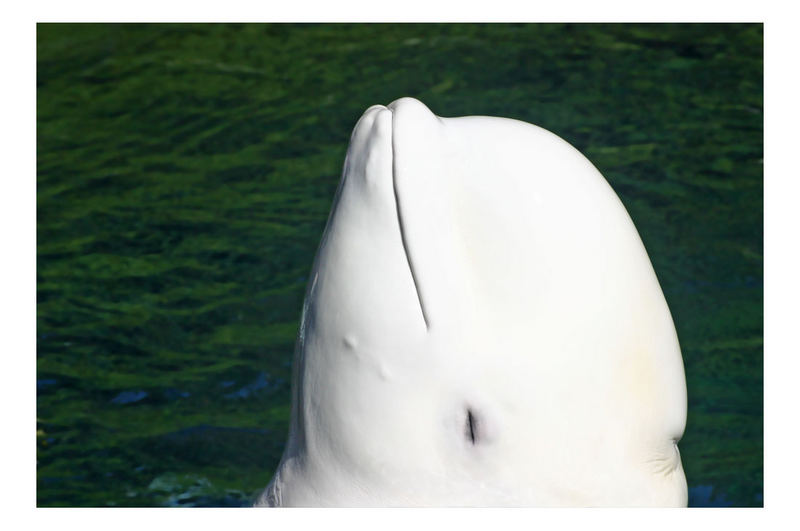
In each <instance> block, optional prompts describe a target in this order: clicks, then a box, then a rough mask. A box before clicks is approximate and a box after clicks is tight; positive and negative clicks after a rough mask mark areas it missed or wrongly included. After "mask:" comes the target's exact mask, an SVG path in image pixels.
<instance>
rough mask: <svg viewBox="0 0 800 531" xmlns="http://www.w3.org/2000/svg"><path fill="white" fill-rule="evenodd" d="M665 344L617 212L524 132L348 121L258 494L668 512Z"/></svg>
mask: <svg viewBox="0 0 800 531" xmlns="http://www.w3.org/2000/svg"><path fill="white" fill-rule="evenodd" d="M685 422H686V388H685V379H684V374H683V365H682V360H681V355H680V348H679V345H678V341H677V336H676V334H675V329H674V326H673V323H672V318H671V316H670V314H669V309H668V308H667V305H666V302H665V300H664V297H663V294H662V292H661V289H660V286H659V285H658V281H657V279H656V277H655V273H654V272H653V269H652V266H651V264H650V261H649V258H648V256H647V253H646V251H645V249H644V246H643V245H642V242H641V240H640V239H639V236H638V233H637V232H636V229H635V227H634V226H633V223H632V222H631V220H630V218H629V217H628V215H627V212H626V211H625V209H624V207H623V206H622V204H621V202H620V201H619V199H618V198H617V197H616V195H615V194H614V192H613V190H612V189H611V188H610V187H609V186H608V184H607V183H606V181H605V180H604V179H603V177H602V176H601V175H600V173H599V172H598V171H597V170H596V169H595V168H594V167H593V166H592V165H591V163H589V161H587V160H586V159H585V158H584V157H583V156H582V155H581V154H580V153H578V152H577V151H576V150H575V149H574V148H572V147H571V146H569V144H567V143H566V142H564V141H563V140H561V139H560V138H558V137H556V136H555V135H553V134H551V133H549V132H547V131H545V130H543V129H541V128H538V127H536V126H533V125H530V124H526V123H523V122H519V121H516V120H509V119H504V118H493V117H462V118H439V117H437V116H435V115H434V114H433V113H432V112H431V111H430V110H429V109H428V108H427V107H425V106H424V105H423V104H422V103H420V102H419V101H417V100H413V99H411V98H403V99H400V100H397V101H396V102H393V103H392V104H390V105H388V106H385V107H384V106H381V105H377V106H373V107H370V108H369V109H367V111H365V113H364V115H363V116H362V117H361V119H360V120H359V121H358V123H357V125H356V127H355V129H354V131H353V134H352V137H351V141H350V146H349V148H348V151H347V155H346V158H345V164H344V171H343V175H342V180H341V183H340V186H339V189H338V190H337V193H336V197H335V199H334V204H333V207H332V210H331V215H330V217H329V219H328V224H327V227H326V229H325V232H324V235H323V238H322V241H321V243H320V247H319V250H318V252H317V256H316V259H315V263H314V267H313V271H312V274H311V276H310V282H309V286H308V290H307V293H306V299H305V302H304V310H303V317H302V319H301V325H300V331H299V334H298V341H297V346H296V353H295V379H294V383H293V405H292V419H291V427H290V435H289V441H288V444H287V447H286V450H285V453H284V456H283V459H282V461H281V463H280V465H279V468H278V471H277V472H276V475H275V477H274V478H273V480H272V482H271V483H270V485H269V487H268V488H267V490H266V491H265V492H264V494H263V495H262V497H261V498H260V500H259V504H264V505H286V506H292V505H300V506H685V505H686V502H687V488H686V479H685V476H684V473H683V468H682V465H681V461H680V455H679V452H678V449H677V441H678V440H679V439H680V437H681V435H682V433H683V428H684V425H685Z"/></svg>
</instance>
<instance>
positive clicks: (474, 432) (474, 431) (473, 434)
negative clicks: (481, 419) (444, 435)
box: [464, 408, 478, 446]
mask: <svg viewBox="0 0 800 531" xmlns="http://www.w3.org/2000/svg"><path fill="white" fill-rule="evenodd" d="M464 435H465V436H466V439H467V442H469V443H470V444H471V445H473V446H474V445H476V444H478V418H477V417H476V416H475V413H474V412H473V411H472V409H470V408H467V418H466V419H465V422H464Z"/></svg>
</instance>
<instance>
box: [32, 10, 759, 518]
mask: <svg viewBox="0 0 800 531" xmlns="http://www.w3.org/2000/svg"><path fill="white" fill-rule="evenodd" d="M762 41H763V34H762V26H761V25H755V24H751V25H694V26H690V25H633V26H631V25H244V26H242V25H153V26H148V25H127V26H118V25H40V26H39V27H38V37H37V49H38V53H37V70H38V80H37V102H38V110H37V128H38V146H37V168H38V177H37V186H38V194H37V207H38V208H37V216H38V226H37V236H38V242H37V243H38V246H37V297H38V306H37V323H38V326H37V350H38V362H37V373H38V374H37V390H38V391H37V392H38V404H37V417H38V431H37V458H38V470H37V476H38V478H37V485H38V490H37V500H38V504H39V505H40V506H63V505H79V506H106V505H118V506H122V505H137V506H139V505H241V504H245V503H248V502H249V501H250V500H251V499H252V497H253V496H254V495H255V494H256V493H257V491H258V490H259V489H261V488H263V487H264V486H265V485H266V483H267V482H268V481H269V479H270V477H271V475H272V472H273V470H274V468H275V466H276V464H277V462H278V459H279V458H280V454H281V450H282V447H283V444H284V440H285V435H286V431H287V427H288V413H289V388H290V384H289V381H290V372H291V370H290V364H291V356H292V349H293V343H294V337H295V333H296V330H297V324H298V319H299V315H300V308H301V303H302V298H303V293H304V289H305V283H306V275H307V274H308V272H309V270H310V268H311V262H312V259H313V256H314V252H315V250H316V246H317V243H318V241H319V238H320V235H321V233H322V230H323V228H324V224H325V221H326V218H327V214H328V210H329V208H330V205H331V200H332V198H333V194H334V190H335V188H336V185H337V181H338V178H339V174H340V171H341V166H342V163H343V160H344V153H345V149H346V146H347V143H348V140H349V135H350V131H351V129H352V127H353V125H354V124H355V122H356V120H357V119H358V117H359V116H360V114H361V112H362V111H363V110H364V109H365V108H366V107H368V106H370V105H372V104H374V103H384V104H385V103H389V102H390V101H392V100H394V99H396V98H398V97H401V96H414V97H417V98H419V99H421V100H422V101H423V102H425V103H426V104H427V105H428V106H429V107H430V108H431V109H432V110H433V112H435V113H436V114H439V115H442V116H458V115H465V114H485V115H497V116H506V117H512V118H518V119H521V120H525V121H528V122H532V123H535V124H538V125H540V126H542V127H545V128H547V129H549V130H551V131H553V132H555V133H556V134H558V135H560V136H561V137H563V138H565V139H566V140H567V141H569V142H570V143H572V144H573V145H575V146H576V147H577V148H578V149H579V150H581V152H583V153H584V154H586V156H587V157H589V159H590V160H591V161H592V162H593V163H594V164H595V165H596V166H597V167H598V168H599V169H600V171H601V172H602V173H603V174H604V175H605V177H606V178H607V179H608V180H609V182H610V183H611V185H612V186H613V188H614V189H615V190H616V192H617V193H618V194H619V195H620V197H621V199H622V201H623V202H624V204H625V206H626V207H627V209H628V211H629V212H630V214H631V217H632V218H633V220H634V222H635V223H636V226H637V228H638V229H639V232H640V234H641V236H642V239H643V240H644V243H645V246H646V247H647V250H648V252H649V254H650V257H651V259H652V262H653V265H654V267H655V270H656V272H657V274H658V277H659V280H660V282H661V285H662V287H663V290H664V294H665V296H666V298H667V302H668V303H669V305H670V308H671V310H672V313H673V317H674V320H675V325H676V327H677V330H678V335H679V337H680V340H681V345H682V349H683V355H684V361H685V367H686V378H687V383H688V390H689V416H688V425H687V427H686V434H685V436H684V438H683V440H682V441H681V452H682V457H683V463H684V468H685V471H686V476H687V478H688V481H689V486H690V503H691V504H692V505H706V504H710V505H729V504H733V505H761V504H762V498H761V493H762V461H763V442H762V435H763V423H762V405H763V399H762V396H763V378H762V376H763V374H762V360H763V355H762V316H763V305H762V299H763V283H762V278H763V266H762V264H763V259H762V242H763V233H762V214H763V192H762V152H763V149H762V123H763V115H762V81H761V80H762Z"/></svg>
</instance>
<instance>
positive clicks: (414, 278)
mask: <svg viewBox="0 0 800 531" xmlns="http://www.w3.org/2000/svg"><path fill="white" fill-rule="evenodd" d="M386 110H388V111H389V112H390V113H392V141H391V144H392V188H393V191H394V202H395V210H396V212H397V225H398V227H399V228H400V242H401V243H402V244H403V252H404V253H405V255H406V262H408V270H409V271H410V272H411V282H412V283H413V284H414V290H415V291H416V293H417V301H418V302H419V309H420V312H421V313H422V320H423V322H424V323H425V330H428V331H429V330H430V328H431V326H430V318H429V316H428V313H427V312H426V311H425V304H424V303H423V298H422V291H421V290H420V285H419V279H418V275H417V272H416V271H415V269H414V262H413V260H412V259H411V253H410V249H409V244H408V234H407V233H406V231H405V229H404V225H403V213H402V210H401V208H400V203H401V201H400V193H399V189H398V186H397V174H398V165H397V146H396V145H395V142H396V139H397V134H396V130H395V113H394V110H393V109H391V108H390V107H386Z"/></svg>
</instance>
